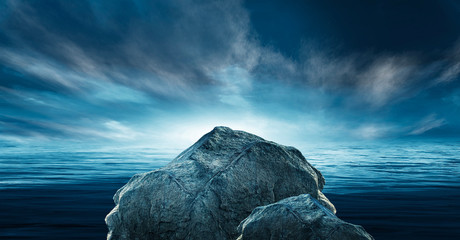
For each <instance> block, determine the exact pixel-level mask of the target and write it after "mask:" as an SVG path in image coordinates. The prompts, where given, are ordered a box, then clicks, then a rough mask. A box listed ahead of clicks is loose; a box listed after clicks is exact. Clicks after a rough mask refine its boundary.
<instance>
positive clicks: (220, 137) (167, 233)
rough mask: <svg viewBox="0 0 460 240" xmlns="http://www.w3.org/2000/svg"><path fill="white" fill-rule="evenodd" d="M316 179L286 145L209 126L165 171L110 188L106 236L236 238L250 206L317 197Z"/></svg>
mask: <svg viewBox="0 0 460 240" xmlns="http://www.w3.org/2000/svg"><path fill="white" fill-rule="evenodd" d="M323 186H324V178H323V176H322V175H321V173H320V172H319V171H318V170H316V169H315V168H314V167H313V166H311V165H310V164H309V163H308V162H307V160H305V158H304V157H303V156H302V154H301V153H300V152H299V151H298V150H297V149H295V148H293V147H286V146H282V145H279V144H276V143H274V142H269V141H266V140H264V139H262V138H260V137H258V136H255V135H252V134H249V133H246V132H243V131H233V130H232V129H230V128H227V127H216V128H215V129H214V130H212V131H211V132H209V133H208V134H206V135H204V136H203V137H202V138H201V139H200V140H199V141H198V142H196V143H195V144H194V145H192V146H191V147H190V148H188V149H187V150H185V151H184V152H182V153H181V154H180V155H179V156H178V157H176V158H175V159H174V160H172V161H171V163H169V164H168V165H167V166H166V167H164V168H161V169H158V170H155V171H152V172H148V173H142V174H137V175H135V176H133V177H132V178H131V180H130V181H129V182H128V183H127V184H126V185H125V186H123V187H122V188H121V189H119V190H118V191H117V193H116V194H115V196H114V201H115V204H116V206H115V208H114V209H113V210H112V211H111V212H110V213H109V215H107V217H106V223H107V226H108V228H109V234H108V239H113V240H115V239H236V238H237V237H238V232H237V226H238V224H239V223H240V222H241V221H242V220H243V219H244V218H246V217H247V216H248V215H249V214H250V213H251V212H252V210H253V209H254V208H255V207H257V206H263V205H267V204H270V203H274V202H277V201H279V200H281V199H284V198H287V197H291V196H297V195H299V194H302V193H308V194H310V195H311V196H312V197H314V198H316V199H318V200H319V201H320V202H321V204H323V205H324V206H326V207H327V208H329V209H330V210H331V211H333V212H335V208H334V206H333V205H332V204H331V203H330V202H329V200H327V198H326V197H325V196H324V195H323V194H322V193H321V190H322V189H323Z"/></svg>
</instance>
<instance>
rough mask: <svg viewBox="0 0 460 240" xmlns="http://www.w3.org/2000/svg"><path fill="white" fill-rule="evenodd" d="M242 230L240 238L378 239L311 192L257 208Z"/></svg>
mask: <svg viewBox="0 0 460 240" xmlns="http://www.w3.org/2000/svg"><path fill="white" fill-rule="evenodd" d="M238 231H239V233H240V234H241V235H240V236H239V237H238V240H248V239H250V240H252V239H272V240H308V239H327V240H371V239H374V238H373V237H372V236H371V235H369V234H368V233H367V232H366V231H365V230H364V229H363V228H362V227H361V226H358V225H353V224H350V223H346V222H344V221H342V220H340V219H339V218H337V217H336V216H335V215H334V213H332V212H331V211H330V210H329V209H326V208H325V207H324V206H323V205H321V204H320V203H319V202H318V201H317V200H316V199H315V198H313V197H312V196H311V195H309V194H302V195H299V196H296V197H290V198H286V199H284V200H281V201H279V202H276V203H273V204H270V205H267V206H262V207H257V208H256V209H254V211H252V213H251V215H249V217H247V218H246V219H245V220H244V221H243V222H241V224H240V225H239V226H238Z"/></svg>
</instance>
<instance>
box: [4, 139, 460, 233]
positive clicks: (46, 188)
mask: <svg viewBox="0 0 460 240" xmlns="http://www.w3.org/2000/svg"><path fill="white" fill-rule="evenodd" d="M296 147H297V148H298V149H299V150H301V151H302V153H303V154H304V156H305V157H306V159H307V160H308V161H309V162H310V163H311V164H312V165H313V166H315V167H316V168H317V169H319V170H320V171H321V172H322V174H323V175H324V177H325V179H326V186H325V187H324V190H323V192H324V193H325V195H326V196H327V197H328V198H329V199H330V200H331V202H332V203H333V204H334V205H335V206H336V208H337V216H338V217H339V218H341V219H342V220H345V221H347V222H350V223H353V224H358V225H361V226H363V227H364V228H365V229H366V230H367V231H368V232H369V233H370V234H371V235H373V236H374V238H375V239H377V240H378V239H406V240H407V239H417V240H420V239H436V240H439V239H460V141H454V140H448V141H447V140H439V141H436V140H429V141H428V140H423V141H422V140H405V141H402V140H398V141H379V142H358V143H356V142H349V143H327V144H324V143H317V144H305V145H304V146H296ZM182 150H183V149H165V148H161V149H159V148H155V147H120V146H118V147H106V146H84V145H82V146H80V145H78V146H74V147H69V146H62V147H58V146H52V147H51V146H50V144H45V145H30V144H28V145H24V144H8V143H2V144H0V239H37V240H38V239H40V240H52V239H67V240H72V239H105V238H106V235H107V227H106V225H105V222H104V218H105V216H106V215H107V214H108V213H109V212H110V210H111V209H112V208H113V207H114V203H113V200H112V197H113V195H114V194H115V192H116V191H117V189H119V188H120V187H122V186H123V185H124V184H125V183H126V182H127V181H128V180H129V179H130V178H131V176H132V175H134V174H136V173H140V172H147V171H151V170H154V169H157V168H160V167H162V166H165V165H166V164H167V163H168V162H169V161H171V160H172V159H173V158H174V157H175V156H176V155H178V154H179V153H180V152H181V151H182Z"/></svg>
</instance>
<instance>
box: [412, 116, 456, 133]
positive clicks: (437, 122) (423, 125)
mask: <svg viewBox="0 0 460 240" xmlns="http://www.w3.org/2000/svg"><path fill="white" fill-rule="evenodd" d="M446 123H447V122H446V120H445V119H442V118H437V117H436V115H435V114H431V115H429V116H427V117H425V118H423V119H422V120H420V122H418V123H417V124H416V125H415V126H414V129H413V130H412V131H411V132H410V133H409V135H420V134H423V133H425V132H428V131H430V130H432V129H435V128H438V127H441V126H443V125H445V124H446Z"/></svg>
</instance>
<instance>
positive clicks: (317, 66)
mask: <svg viewBox="0 0 460 240" xmlns="http://www.w3.org/2000/svg"><path fill="white" fill-rule="evenodd" d="M458 16H460V3H459V2H458V1H456V0H439V1H434V0H432V1H428V0H426V1H424V0H414V1H407V0H385V1H383V0H382V1H377V0H369V1H356V0H350V1H343V0H323V1H275V0H268V1H256V0H248V1H232V0H228V1H206V0H199V1H189V0H177V1H176V0H165V1H164V0H157V1H147V0H145V1H144V0H101V1H98V0H94V1H93V0H91V1H90V0H80V1H66V0H40V1H39V0H27V1H25V0H24V1H21V0H5V1H1V2H0V141H2V142H4V143H27V142H39V143H46V144H51V145H52V144H58V143H63V142H68V143H88V144H90V143H99V144H108V145H110V144H139V145H146V146H158V147H186V146H187V145H189V144H191V143H193V142H194V141H195V140H197V139H198V138H199V137H200V136H201V135H203V134H204V133H206V132H208V131H210V130H211V129H212V128H213V127H214V126H220V125H224V126H229V127H231V128H234V129H240V130H245V131H249V132H252V133H255V134H258V135H260V136H262V137H264V138H267V139H269V140H274V141H278V142H280V143H283V144H289V145H298V144H302V143H304V142H327V141H350V140H364V141H374V140H380V139H412V138H417V139H433V138H436V139H446V140H448V139H452V138H456V137H459V136H460V18H459V17H458Z"/></svg>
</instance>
